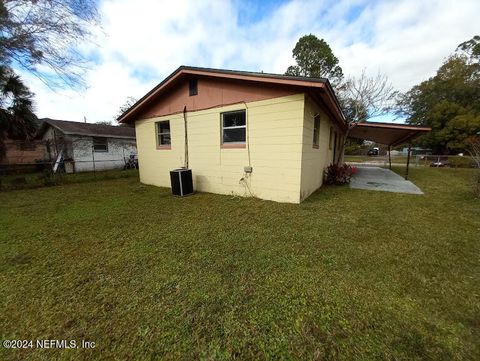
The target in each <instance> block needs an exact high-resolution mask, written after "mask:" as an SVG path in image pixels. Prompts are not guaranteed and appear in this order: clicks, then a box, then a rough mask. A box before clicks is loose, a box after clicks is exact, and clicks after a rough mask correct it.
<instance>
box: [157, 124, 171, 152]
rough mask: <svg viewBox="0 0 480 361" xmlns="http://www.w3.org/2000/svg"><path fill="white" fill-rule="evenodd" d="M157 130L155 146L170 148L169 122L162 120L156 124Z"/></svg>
mask: <svg viewBox="0 0 480 361" xmlns="http://www.w3.org/2000/svg"><path fill="white" fill-rule="evenodd" d="M156 128H157V146H158V147H170V145H171V137H170V121H169V120H164V121H161V122H157V123H156Z"/></svg>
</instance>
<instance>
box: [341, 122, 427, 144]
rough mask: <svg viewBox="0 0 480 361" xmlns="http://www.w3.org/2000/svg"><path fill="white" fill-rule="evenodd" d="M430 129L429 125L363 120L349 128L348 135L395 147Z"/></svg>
mask: <svg viewBox="0 0 480 361" xmlns="http://www.w3.org/2000/svg"><path fill="white" fill-rule="evenodd" d="M430 130H432V129H431V128H429V127H419V126H415V125H407V124H393V123H372V122H370V123H369V122H365V123H357V124H355V126H354V127H353V128H351V129H350V132H349V133H348V136H349V137H351V138H356V139H365V140H371V141H374V142H376V143H380V144H386V145H389V146H392V147H395V146H397V145H400V144H402V143H406V142H408V141H410V140H412V139H413V138H415V137H417V136H419V135H420V134H423V133H426V132H429V131H430Z"/></svg>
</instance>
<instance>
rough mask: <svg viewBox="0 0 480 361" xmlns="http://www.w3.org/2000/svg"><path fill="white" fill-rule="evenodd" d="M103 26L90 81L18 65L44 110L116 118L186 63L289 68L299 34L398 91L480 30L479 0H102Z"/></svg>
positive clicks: (93, 48)
mask: <svg viewBox="0 0 480 361" xmlns="http://www.w3.org/2000/svg"><path fill="white" fill-rule="evenodd" d="M99 10H100V14H101V17H102V28H103V31H102V33H101V34H99V35H98V39H97V41H96V43H97V44H96V45H87V46H85V49H84V50H85V51H87V52H88V54H89V57H90V58H91V59H92V67H91V69H90V70H89V71H88V73H87V74H86V83H87V85H88V88H87V89H86V90H85V89H83V90H81V89H77V90H62V91H59V90H57V91H55V92H54V91H52V90H50V89H49V88H48V87H46V86H45V85H43V84H42V83H41V82H40V81H39V80H38V79H36V78H33V77H32V76H30V75H29V74H26V73H22V74H23V77H24V79H25V81H26V82H27V84H28V85H29V86H30V88H31V89H32V90H33V91H34V92H35V94H36V110H37V115H38V116H39V117H50V118H57V119H66V120H75V121H83V118H84V117H86V118H87V121H89V122H97V121H104V120H112V118H113V116H114V115H115V114H116V113H117V111H118V108H119V107H120V106H121V105H122V104H123V103H124V102H125V100H126V98H127V97H128V96H133V97H136V98H140V97H141V96H143V95H144V94H145V93H146V92H147V91H148V90H150V89H151V88H152V87H154V86H155V85H156V84H158V83H159V82H160V81H162V79H164V78H165V77H166V76H168V75H169V74H170V73H171V72H172V71H174V70H175V69H176V68H178V67H179V66H180V65H192V66H202V67H213V68H226V69H235V70H250V71H264V72H271V73H284V72H285V70H286V68H287V67H288V66H289V65H291V64H293V60H292V57H291V51H292V48H293V47H294V46H295V43H296V41H297V40H298V38H299V37H301V36H302V35H305V34H310V33H312V34H315V35H316V36H317V37H319V38H323V39H325V40H326V41H327V43H328V44H330V46H331V47H332V49H333V52H334V54H335V55H336V56H337V57H338V58H339V60H340V66H341V67H342V68H343V71H344V73H345V74H347V75H355V74H358V73H360V72H361V71H362V69H363V68H366V70H367V72H370V73H375V72H378V71H381V72H383V73H385V74H387V75H388V76H389V78H390V80H391V82H392V83H393V85H394V86H395V87H396V88H397V89H398V90H401V91H405V90H408V89H409V88H410V87H412V86H413V85H415V84H417V83H419V82H421V81H422V80H425V79H427V78H428V77H430V76H432V75H433V74H434V73H435V71H436V69H437V68H438V67H439V66H440V65H441V63H442V62H443V61H444V60H445V58H446V57H447V56H448V55H449V54H451V53H452V52H453V51H454V50H455V48H456V46H457V45H458V44H459V43H461V42H463V41H465V40H468V39H470V38H472V37H473V35H476V34H480V25H479V23H478V15H479V14H480V1H478V0H457V1H455V0H452V1H449V0H441V1H440V0H439V1H434V0H423V1H420V0H395V1H363V0H351V1H342V0H333V1H329V0H312V1H258V2H257V1H241V0H233V1H228V0H222V1H214V0H207V1H202V0H175V1H159V0H115V1H102V0H100V2H99Z"/></svg>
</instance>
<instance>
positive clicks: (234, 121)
mask: <svg viewBox="0 0 480 361" xmlns="http://www.w3.org/2000/svg"><path fill="white" fill-rule="evenodd" d="M221 116H222V144H227V145H228V144H240V145H241V144H245V142H246V135H247V117H246V113H245V110H238V111H234V112H227V113H222V114H221Z"/></svg>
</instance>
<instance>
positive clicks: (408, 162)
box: [405, 145, 411, 180]
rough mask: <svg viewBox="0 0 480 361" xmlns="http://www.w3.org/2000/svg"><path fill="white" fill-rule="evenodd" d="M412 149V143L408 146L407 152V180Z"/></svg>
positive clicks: (406, 178)
mask: <svg viewBox="0 0 480 361" xmlns="http://www.w3.org/2000/svg"><path fill="white" fill-rule="evenodd" d="M410 151H411V147H410V145H409V146H408V151H407V152H408V153H407V170H406V172H405V180H408V167H409V166H410Z"/></svg>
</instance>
